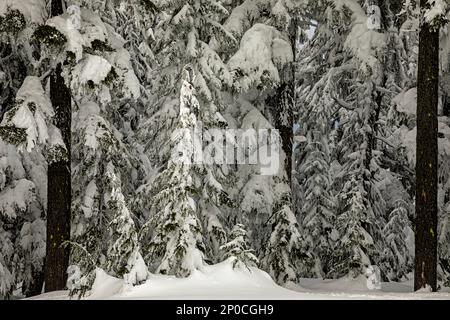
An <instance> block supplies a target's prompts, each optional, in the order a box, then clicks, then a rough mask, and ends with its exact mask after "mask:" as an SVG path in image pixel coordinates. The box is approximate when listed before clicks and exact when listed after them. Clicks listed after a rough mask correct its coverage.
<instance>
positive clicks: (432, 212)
mask: <svg viewBox="0 0 450 320" xmlns="http://www.w3.org/2000/svg"><path fill="white" fill-rule="evenodd" d="M436 2H437V3H436ZM436 2H433V4H431V2H430V1H428V0H421V1H420V7H421V11H422V14H423V16H422V25H421V29H420V33H419V63H418V79H417V140H416V148H417V162H416V179H417V180H416V236H415V241H416V246H415V275H414V289H415V290H419V289H422V288H425V287H428V286H429V287H431V289H432V290H433V291H436V289H437V281H436V280H437V277H436V275H437V213H438V204H437V200H438V199H437V194H438V97H439V26H440V25H441V24H442V22H443V20H445V18H444V17H445V13H444V12H443V11H442V10H443V7H442V8H441V7H440V6H438V5H439V4H442V3H441V2H442V1H436Z"/></svg>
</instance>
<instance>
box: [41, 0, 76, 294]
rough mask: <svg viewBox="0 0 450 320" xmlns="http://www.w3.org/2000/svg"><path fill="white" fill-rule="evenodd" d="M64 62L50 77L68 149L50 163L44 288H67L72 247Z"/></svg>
mask: <svg viewBox="0 0 450 320" xmlns="http://www.w3.org/2000/svg"><path fill="white" fill-rule="evenodd" d="M61 14H63V5H62V1H61V0H52V3H51V15H52V16H53V17H54V16H58V15H61ZM61 73H62V64H61V63H58V64H57V66H56V68H55V70H54V72H53V74H52V75H51V77H50V100H51V103H52V105H53V108H54V110H55V125H56V127H57V128H59V129H60V130H61V135H62V138H63V140H64V143H65V145H66V149H67V150H68V152H67V153H66V156H65V157H59V158H58V159H57V160H55V161H52V162H50V163H49V165H48V184H47V188H48V189H47V190H48V193H47V205H48V211H47V253H46V259H45V291H46V292H48V291H54V290H61V289H64V287H65V286H66V281H67V272H66V271H67V267H68V265H69V254H70V248H69V247H68V246H62V243H63V242H64V241H66V240H69V238H70V212H71V211H70V205H71V193H72V190H71V169H70V140H71V134H70V127H71V115H72V111H71V110H72V107H71V95H70V91H69V89H68V88H67V87H66V85H65V82H64V78H63V76H62V74H61Z"/></svg>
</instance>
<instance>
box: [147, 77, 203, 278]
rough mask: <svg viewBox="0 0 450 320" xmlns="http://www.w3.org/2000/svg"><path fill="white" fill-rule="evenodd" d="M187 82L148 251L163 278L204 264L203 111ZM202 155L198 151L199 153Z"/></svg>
mask: <svg viewBox="0 0 450 320" xmlns="http://www.w3.org/2000/svg"><path fill="white" fill-rule="evenodd" d="M189 80H190V78H189V77H188V76H187V78H186V79H185V80H184V81H183V84H182V87H181V93H180V115H179V122H178V125H177V129H178V130H176V131H174V133H173V134H172V145H173V152H172V156H171V159H170V160H169V163H168V165H167V168H166V169H165V170H164V171H163V172H161V173H160V174H159V175H158V176H157V178H156V179H155V182H154V190H155V191H154V196H153V197H154V201H153V206H152V207H151V212H150V214H151V215H150V219H149V221H148V222H147V223H146V225H145V226H144V228H145V229H149V230H151V229H150V227H152V229H153V230H151V231H152V232H151V233H152V237H151V241H150V243H149V244H148V246H147V247H146V248H145V249H147V255H146V260H147V261H148V264H149V266H151V267H154V268H155V269H156V271H157V272H160V273H163V274H174V275H176V276H180V277H183V276H187V275H189V274H190V273H191V272H192V271H193V270H195V269H199V268H201V267H202V266H203V264H204V252H205V244H204V240H203V233H202V225H201V221H200V219H199V206H198V200H197V199H198V196H199V194H201V193H200V190H199V180H198V179H199V172H198V171H197V168H196V164H195V162H194V161H195V158H194V156H195V152H196V147H198V145H197V142H196V141H195V140H196V139H198V136H197V134H198V127H197V125H198V123H197V117H196V116H195V113H194V112H195V111H196V110H198V108H199V107H200V105H199V102H198V100H197V98H196V96H195V93H194V87H193V85H192V84H191V83H190V82H189ZM197 151H198V150H197Z"/></svg>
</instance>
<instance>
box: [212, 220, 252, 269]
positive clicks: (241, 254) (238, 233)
mask: <svg viewBox="0 0 450 320" xmlns="http://www.w3.org/2000/svg"><path fill="white" fill-rule="evenodd" d="M220 250H221V251H222V252H223V257H224V259H230V258H231V259H232V263H233V268H238V269H242V268H247V269H248V270H250V267H256V266H258V263H259V261H258V258H256V256H255V255H254V250H253V249H249V244H248V239H247V231H246V230H245V226H244V225H242V224H240V223H238V224H236V225H235V226H234V227H233V229H232V230H231V233H230V235H229V241H228V242H227V243H226V244H224V245H222V246H221V247H220Z"/></svg>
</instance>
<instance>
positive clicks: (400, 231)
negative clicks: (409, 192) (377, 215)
mask: <svg viewBox="0 0 450 320" xmlns="http://www.w3.org/2000/svg"><path fill="white" fill-rule="evenodd" d="M408 206H409V205H408V203H406V202H405V201H403V200H398V201H397V203H396V207H395V208H394V210H392V212H391V213H390V215H389V220H388V222H387V223H386V225H385V226H384V228H383V237H384V239H385V243H386V244H387V246H386V248H384V250H383V253H382V258H381V261H382V262H381V265H380V268H381V270H382V272H383V274H382V275H383V276H384V277H385V278H387V279H388V280H390V281H400V280H404V279H407V275H408V273H410V272H411V271H412V270H413V265H414V251H413V250H411V249H413V248H414V245H413V243H414V242H413V239H414V231H413V229H412V225H411V221H410V219H409V214H408Z"/></svg>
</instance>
